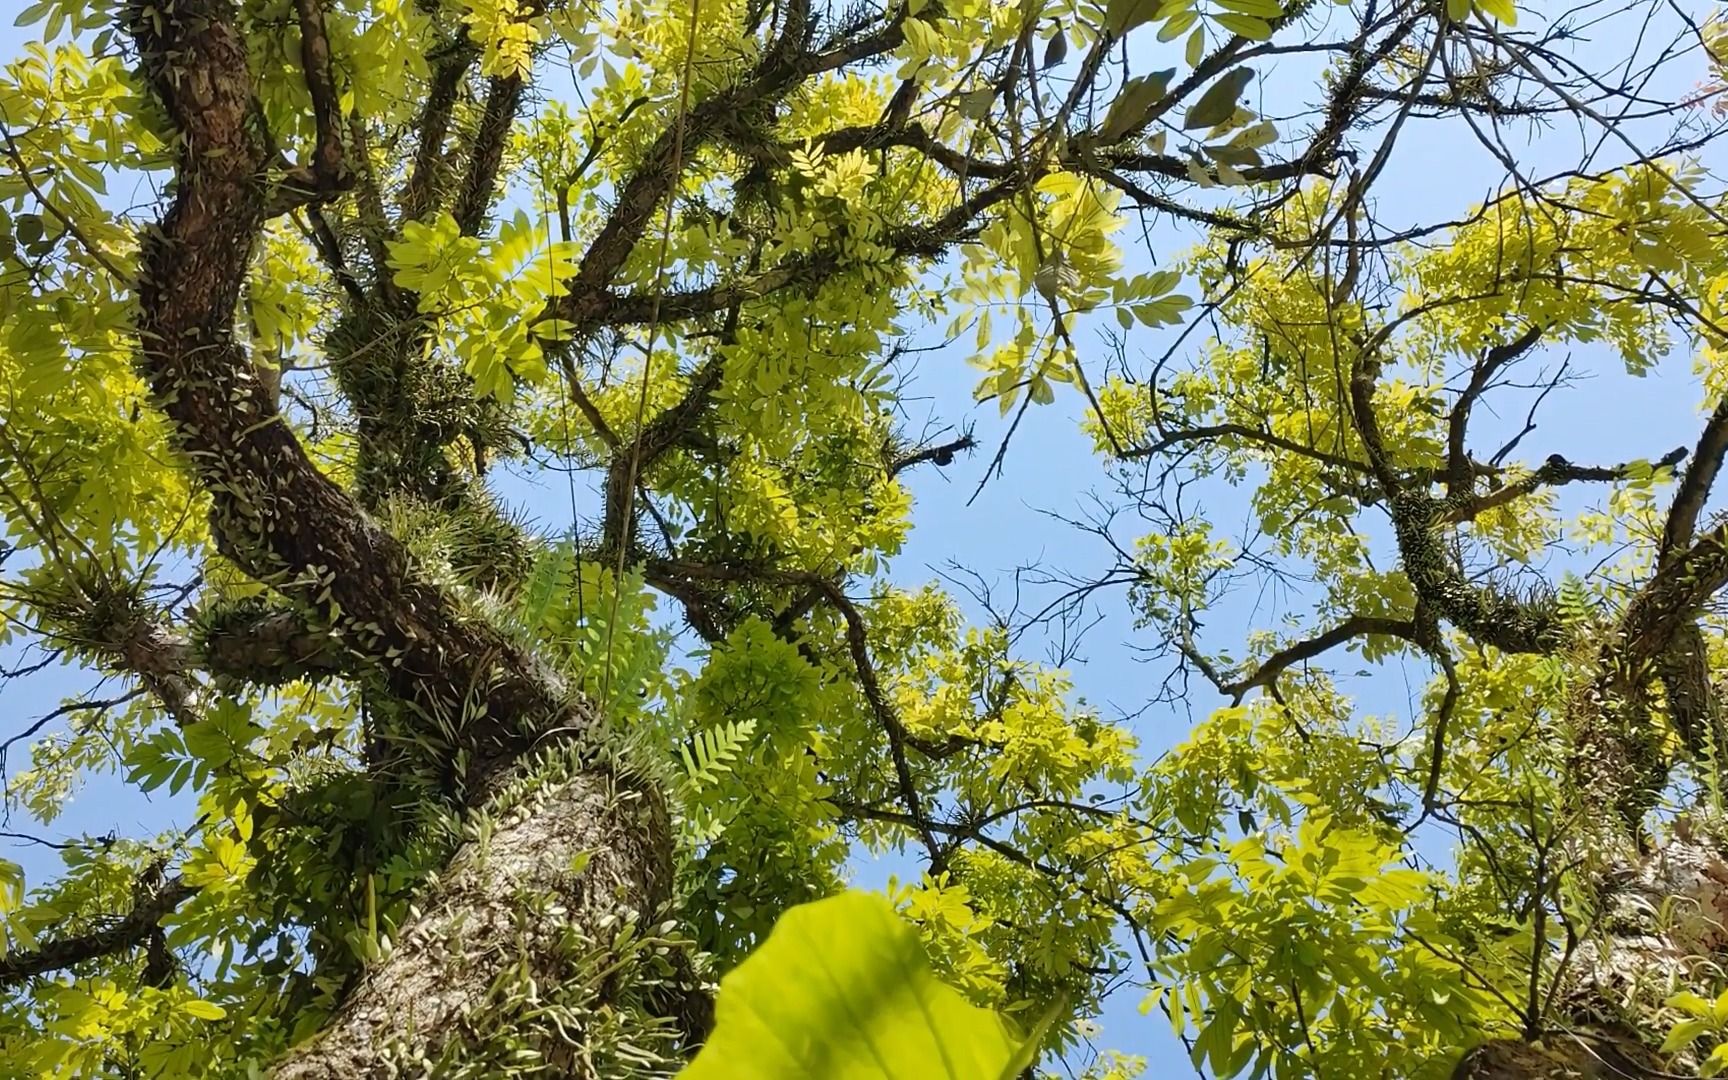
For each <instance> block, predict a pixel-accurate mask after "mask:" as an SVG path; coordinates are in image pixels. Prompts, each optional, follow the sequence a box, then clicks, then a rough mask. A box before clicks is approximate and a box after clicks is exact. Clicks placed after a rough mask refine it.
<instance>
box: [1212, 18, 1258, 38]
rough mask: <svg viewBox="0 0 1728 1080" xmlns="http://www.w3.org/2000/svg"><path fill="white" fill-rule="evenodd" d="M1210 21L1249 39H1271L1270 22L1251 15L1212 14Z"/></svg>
mask: <svg viewBox="0 0 1728 1080" xmlns="http://www.w3.org/2000/svg"><path fill="white" fill-rule="evenodd" d="M1212 21H1213V22H1215V23H1217V24H1218V25H1219V26H1222V27H1223V28H1224V29H1226V30H1228V31H1230V32H1231V33H1232V34H1239V35H1241V36H1242V37H1245V38H1247V39H1248V40H1249V41H1271V40H1272V24H1271V23H1269V22H1267V21H1266V20H1265V19H1257V18H1255V17H1254V16H1252V15H1214V16H1212Z"/></svg>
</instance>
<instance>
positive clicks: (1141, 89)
mask: <svg viewBox="0 0 1728 1080" xmlns="http://www.w3.org/2000/svg"><path fill="white" fill-rule="evenodd" d="M1175 77H1176V69H1175V68H1165V69H1164V70H1163V71H1154V72H1153V73H1152V74H1150V75H1142V76H1140V77H1139V78H1138V79H1129V80H1128V82H1127V83H1126V84H1124V85H1123V87H1122V92H1121V93H1119V94H1117V95H1116V100H1115V101H1114V102H1112V103H1111V104H1110V111H1109V112H1108V113H1106V114H1105V116H1104V124H1103V126H1102V127H1100V128H1099V129H1098V135H1099V137H1100V138H1102V139H1103V140H1104V141H1105V142H1107V143H1111V142H1115V141H1116V140H1117V139H1120V138H1121V137H1122V136H1124V135H1126V134H1128V133H1129V132H1130V131H1132V130H1134V129H1135V128H1136V127H1139V126H1140V124H1141V122H1142V121H1143V120H1144V119H1145V116H1146V114H1147V112H1149V111H1150V110H1151V108H1152V107H1153V106H1154V105H1156V104H1158V102H1160V101H1161V100H1163V98H1164V95H1165V94H1166V93H1168V92H1169V90H1170V80H1171V79H1174V78H1175Z"/></svg>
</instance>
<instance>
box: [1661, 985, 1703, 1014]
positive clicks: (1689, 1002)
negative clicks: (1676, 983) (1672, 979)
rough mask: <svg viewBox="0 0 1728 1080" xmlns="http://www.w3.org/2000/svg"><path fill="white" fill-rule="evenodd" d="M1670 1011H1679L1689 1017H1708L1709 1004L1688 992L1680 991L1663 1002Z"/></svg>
mask: <svg viewBox="0 0 1728 1080" xmlns="http://www.w3.org/2000/svg"><path fill="white" fill-rule="evenodd" d="M1663 1004H1664V1005H1667V1006H1668V1007H1669V1008H1671V1009H1679V1010H1680V1011H1681V1012H1683V1013H1687V1014H1689V1015H1691V1016H1709V1015H1710V1003H1709V1002H1708V1001H1705V1000H1704V999H1703V998H1701V997H1699V996H1698V995H1697V994H1694V993H1693V992H1692V991H1690V990H1682V991H1680V992H1679V993H1678V994H1674V995H1673V996H1671V997H1669V998H1668V1000H1667V1001H1665V1002H1663Z"/></svg>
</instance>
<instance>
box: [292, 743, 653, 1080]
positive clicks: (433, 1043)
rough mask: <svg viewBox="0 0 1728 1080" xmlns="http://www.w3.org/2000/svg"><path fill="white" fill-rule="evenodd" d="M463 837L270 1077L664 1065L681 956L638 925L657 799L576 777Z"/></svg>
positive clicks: (644, 916)
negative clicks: (381, 945)
mask: <svg viewBox="0 0 1728 1080" xmlns="http://www.w3.org/2000/svg"><path fill="white" fill-rule="evenodd" d="M470 831H471V832H478V833H479V835H477V836H475V837H473V838H472V839H470V840H469V842H468V843H466V844H465V845H464V846H463V848H462V850H461V851H460V852H459V853H458V854H457V855H456V857H455V858H454V859H453V860H452V862H451V864H450V866H449V868H448V870H447V871H446V873H445V874H444V876H443V879H442V881H440V882H438V883H436V884H435V885H434V886H433V887H432V888H431V890H430V891H429V893H428V896H427V898H426V900H425V901H424V903H423V905H422V909H421V911H420V913H419V915H418V917H417V918H414V919H412V920H411V921H410V922H409V923H408V925H407V926H405V927H404V928H403V931H402V933H401V934H400V936H399V938H398V940H397V941H395V942H394V943H393V944H391V945H390V946H388V947H387V954H386V955H385V956H384V958H383V959H382V960H381V961H380V962H378V963H377V964H376V965H375V966H374V967H373V968H372V969H371V970H370V971H368V972H367V974H366V975H365V977H364V978H363V979H362V980H361V982H360V984H359V986H358V987H356V988H355V990H354V991H353V992H352V993H351V994H350V995H349V996H348V998H347V1000H346V1001H344V1003H343V1004H342V1006H341V1007H340V1008H339V1009H338V1010H337V1013H336V1015H335V1016H334V1017H333V1018H332V1020H331V1021H330V1023H329V1024H328V1025H327V1026H326V1027H325V1028H324V1029H323V1030H322V1031H321V1032H320V1033H319V1034H318V1035H317V1036H315V1037H314V1038H313V1039H311V1040H310V1041H308V1042H306V1043H304V1044H302V1045H301V1046H299V1047H297V1048H296V1049H295V1050H294V1051H292V1052H291V1053H290V1054H289V1055H288V1057H287V1058H286V1060H284V1061H283V1062H282V1063H281V1065H280V1066H279V1067H278V1068H277V1070H276V1072H275V1076H276V1077H277V1078H278V1080H338V1078H340V1080H349V1078H353V1077H372V1076H387V1075H388V1076H401V1075H424V1074H434V1075H439V1076H453V1075H455V1076H459V1075H471V1076H488V1075H500V1074H501V1073H502V1072H503V1071H504V1069H505V1068H506V1067H509V1068H513V1069H524V1068H528V1069H532V1068H533V1067H534V1066H536V1065H539V1066H541V1067H545V1066H551V1067H552V1068H554V1069H555V1070H556V1072H557V1074H558V1075H566V1076H601V1075H604V1076H617V1075H629V1074H631V1073H635V1072H652V1071H655V1070H654V1068H653V1066H654V1064H655V1063H656V1061H660V1060H665V1061H670V1060H671V1058H672V1057H673V1056H674V1054H675V1053H676V1041H677V1039H678V1037H679V1034H680V1033H679V1032H678V1031H677V1030H676V1029H675V1028H674V1027H673V1026H672V1025H671V1024H669V1023H668V1022H666V1021H665V1020H663V1019H661V1017H663V1016H664V1015H666V1014H667V1013H668V1012H671V1011H672V1010H673V1009H674V1008H675V1007H676V1002H675V1001H674V998H675V996H676V995H677V993H678V987H677V986H676V985H675V984H676V982H677V981H678V979H679V978H680V972H679V971H678V970H677V965H676V963H675V961H674V960H673V957H674V955H675V947H674V946H671V945H668V944H666V943H663V942H661V941H660V940H659V939H657V938H655V937H653V936H651V935H652V931H653V927H652V926H651V925H648V926H644V924H645V923H651V922H652V920H654V919H655V918H656V916H657V915H658V914H659V913H661V911H662V909H663V905H664V904H665V902H666V900H667V898H668V895H669V889H670V884H671V881H670V879H671V859H670V852H669V851H668V850H667V847H666V845H665V837H666V836H667V835H668V829H667V823H666V815H665V808H664V805H663V804H662V802H661V801H660V799H659V797H658V795H657V793H655V792H654V791H653V789H652V788H651V787H648V786H646V785H641V786H635V785H632V784H631V783H630V782H629V781H628V780H626V779H624V778H621V777H618V776H616V775H612V774H608V773H602V772H596V771H593V770H584V771H577V772H575V773H574V774H573V775H571V776H569V777H567V778H564V779H559V780H554V781H551V782H549V783H547V784H546V785H545V786H544V787H541V788H539V789H538V790H536V791H533V792H532V793H530V794H526V795H524V796H520V802H519V803H518V804H517V805H516V806H514V807H512V808H510V809H504V810H502V812H501V815H500V816H499V817H497V818H496V819H493V820H487V819H482V820H480V821H478V822H477V823H476V824H474V825H473V826H472V827H471V829H470ZM642 934H648V935H650V936H648V937H647V938H643V937H642V936H640V935H642ZM662 986H663V987H664V988H665V990H666V993H665V994H664V995H660V996H659V997H658V1000H656V993H655V992H656V990H657V989H659V988H660V987H662ZM668 1006H671V1008H668Z"/></svg>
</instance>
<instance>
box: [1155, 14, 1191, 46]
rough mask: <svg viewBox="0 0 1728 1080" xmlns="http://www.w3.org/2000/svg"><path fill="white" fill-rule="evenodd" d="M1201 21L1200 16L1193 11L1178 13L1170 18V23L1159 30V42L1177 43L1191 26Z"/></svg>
mask: <svg viewBox="0 0 1728 1080" xmlns="http://www.w3.org/2000/svg"><path fill="white" fill-rule="evenodd" d="M1199 21H1200V16H1199V15H1198V14H1196V13H1194V12H1193V11H1178V12H1177V13H1176V14H1174V15H1172V16H1170V19H1169V21H1168V22H1166V23H1165V24H1164V25H1163V26H1161V27H1159V29H1158V40H1159V41H1175V40H1176V39H1177V38H1179V37H1181V36H1182V35H1183V34H1184V33H1186V32H1187V30H1188V28H1189V27H1190V26H1193V25H1194V24H1195V23H1197V22H1199Z"/></svg>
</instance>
